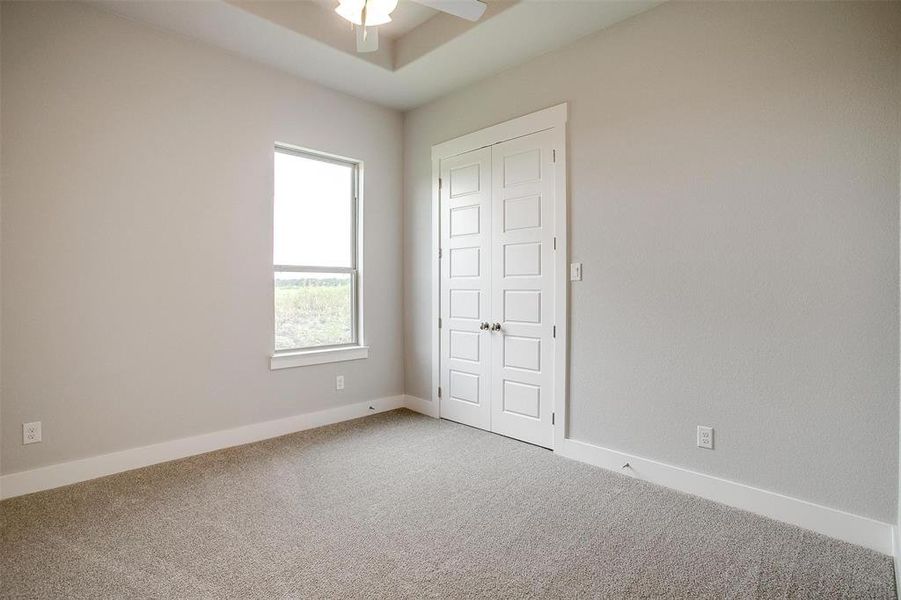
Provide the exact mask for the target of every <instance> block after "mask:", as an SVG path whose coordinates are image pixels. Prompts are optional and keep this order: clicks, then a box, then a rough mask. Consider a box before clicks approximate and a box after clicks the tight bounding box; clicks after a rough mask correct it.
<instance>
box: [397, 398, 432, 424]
mask: <svg viewBox="0 0 901 600" xmlns="http://www.w3.org/2000/svg"><path fill="white" fill-rule="evenodd" d="M404 398H406V405H407V408H409V409H410V410H412V411H414V412H418V413H422V414H424V415H427V416H429V417H434V418H436V419H437V418H438V406H437V405H436V404H435V403H434V402H432V401H431V400H423V399H422V398H417V397H416V396H404Z"/></svg>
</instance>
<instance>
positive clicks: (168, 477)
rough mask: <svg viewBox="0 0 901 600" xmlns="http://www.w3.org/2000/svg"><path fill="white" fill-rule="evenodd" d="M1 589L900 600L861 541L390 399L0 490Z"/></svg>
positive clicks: (887, 572) (887, 570) (883, 561)
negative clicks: (215, 445) (58, 483)
mask: <svg viewBox="0 0 901 600" xmlns="http://www.w3.org/2000/svg"><path fill="white" fill-rule="evenodd" d="M0 518H2V531H0V534H2V540H0V541H2V557H0V558H2V561H0V569H2V570H0V595H2V597H3V598H286V597H287V598H868V599H869V598H894V597H895V589H894V583H893V575H892V562H891V559H889V558H888V557H886V556H882V555H880V554H877V553H875V552H871V551H869V550H866V549H863V548H860V547H856V546H852V545H849V544H845V543H842V542H837V541H834V540H831V539H828V538H825V537H822V536H819V535H816V534H813V533H809V532H806V531H803V530H800V529H797V528H794V527H790V526H788V525H783V524H780V523H777V522H774V521H770V520H767V519H764V518H761V517H757V516H754V515H751V514H749V513H745V512H742V511H738V510H734V509H730V508H727V507H725V506H721V505H719V504H715V503H713V502H708V501H704V500H700V499H698V498H695V497H692V496H688V495H685V494H679V493H677V492H673V491H670V490H667V489H664V488H661V487H657V486H654V485H650V484H647V483H644V482H641V481H637V480H635V479H631V478H628V477H625V476H621V475H619V474H615V473H609V472H607V471H604V470H601V469H597V468H594V467H591V466H588V465H584V464H580V463H577V462H572V461H569V460H566V459H563V458H560V457H557V456H555V455H554V454H553V453H551V452H549V451H546V450H542V449H539V448H536V447H533V446H529V445H527V444H522V443H519V442H515V441H513V440H509V439H506V438H503V437H500V436H496V435H492V434H489V433H485V432H482V431H477V430H475V429H470V428H468V427H463V426H461V425H456V424H453V423H449V422H446V421H436V420H433V419H429V418H426V417H423V416H420V415H416V414H414V413H411V412H408V411H395V412H391V413H386V414H383V415H378V416H373V417H369V418H367V419H361V420H357V421H352V422H349V423H343V424H339V425H334V426H330V427H325V428H322V429H317V430H313V431H308V432H303V433H298V434H294V435H290V436H286V437H283V438H278V439H275V440H269V441H266V442H260V443H257V444H252V445H249V446H243V447H240V448H233V449H229V450H223V451H220V452H214V453H211V454H207V455H204V456H200V457H195V458H191V459H186V460H182V461H178V462H173V463H168V464H165V465H159V466H155V467H149V468H146V469H141V470H138V471H132V472H130V473H124V474H121V475H116V476H112V477H107V478H104V479H99V480H95V481H91V482H86V483H82V484H78V485H74V486H70V487H67V488H62V489H59V490H53V491H49V492H42V493H39V494H33V495H31V496H26V497H22V498H16V499H12V500H8V501H5V502H3V503H2V504H0Z"/></svg>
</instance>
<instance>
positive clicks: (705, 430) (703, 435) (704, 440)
mask: <svg viewBox="0 0 901 600" xmlns="http://www.w3.org/2000/svg"><path fill="white" fill-rule="evenodd" d="M698 448H707V449H708V450H713V427H705V426H704V425H698Z"/></svg>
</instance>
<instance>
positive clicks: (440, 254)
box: [438, 248, 444, 258]
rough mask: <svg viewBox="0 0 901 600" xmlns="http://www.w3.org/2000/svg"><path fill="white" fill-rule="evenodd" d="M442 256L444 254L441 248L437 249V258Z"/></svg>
mask: <svg viewBox="0 0 901 600" xmlns="http://www.w3.org/2000/svg"><path fill="white" fill-rule="evenodd" d="M443 254H444V253H443V252H442V251H441V248H438V258H441V256H442V255H443Z"/></svg>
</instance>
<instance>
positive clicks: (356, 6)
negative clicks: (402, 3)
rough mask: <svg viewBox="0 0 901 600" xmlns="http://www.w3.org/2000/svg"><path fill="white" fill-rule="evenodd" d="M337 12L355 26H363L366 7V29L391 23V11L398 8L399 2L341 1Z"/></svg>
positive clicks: (376, 0) (387, 0) (378, 0)
mask: <svg viewBox="0 0 901 600" xmlns="http://www.w3.org/2000/svg"><path fill="white" fill-rule="evenodd" d="M339 1H340V4H338V7H337V8H336V9H335V12H336V13H338V14H339V15H341V16H342V17H343V18H345V19H347V20H348V21H350V22H351V23H353V24H354V25H363V24H364V23H363V7H364V6H365V7H366V23H365V25H366V27H373V26H375V25H384V24H385V23H390V22H391V11H393V10H394V9H395V8H397V0H339Z"/></svg>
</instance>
